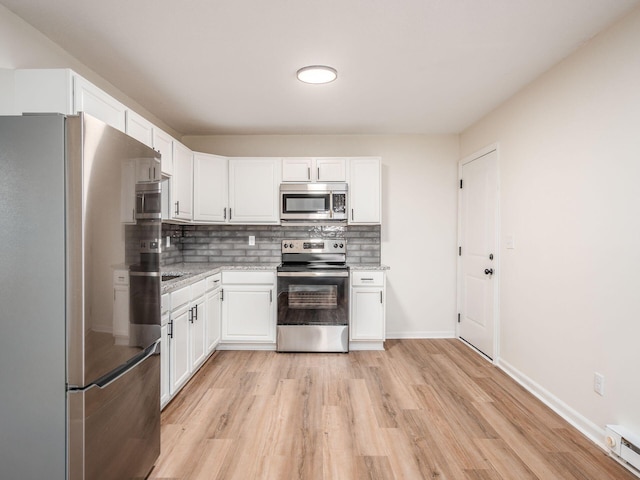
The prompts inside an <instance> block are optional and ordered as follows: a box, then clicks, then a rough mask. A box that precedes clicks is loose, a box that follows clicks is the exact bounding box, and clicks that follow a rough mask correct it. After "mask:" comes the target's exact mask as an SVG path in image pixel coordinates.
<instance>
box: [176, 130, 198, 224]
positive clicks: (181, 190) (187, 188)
mask: <svg viewBox="0 0 640 480" xmlns="http://www.w3.org/2000/svg"><path fill="white" fill-rule="evenodd" d="M192 193H193V152H191V150H189V149H188V148H187V147H185V146H184V145H182V144H181V143H178V142H175V141H174V142H173V192H172V195H173V200H172V205H171V207H172V212H171V218H175V219H177V220H191V218H192V213H193V212H192V210H193V207H192V203H193V196H192Z"/></svg>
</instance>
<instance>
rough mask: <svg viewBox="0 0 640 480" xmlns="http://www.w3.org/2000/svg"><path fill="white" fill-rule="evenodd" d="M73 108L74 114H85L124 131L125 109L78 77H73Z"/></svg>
mask: <svg viewBox="0 0 640 480" xmlns="http://www.w3.org/2000/svg"><path fill="white" fill-rule="evenodd" d="M73 108H74V113H78V112H86V113H88V114H90V115H93V116H94V117H96V118H97V119H99V120H102V121H103V122H104V123H106V124H107V125H111V126H112V127H114V128H117V129H118V130H120V131H122V132H124V131H125V123H126V122H125V112H126V110H127V107H125V106H124V105H123V104H121V103H120V102H118V101H117V100H116V99H115V98H113V97H111V96H110V95H108V94H107V93H105V92H103V91H102V90H100V89H99V88H98V87H96V86H95V85H93V84H92V83H89V82H88V81H87V80H85V79H84V78H82V77H81V76H79V75H74V76H73Z"/></svg>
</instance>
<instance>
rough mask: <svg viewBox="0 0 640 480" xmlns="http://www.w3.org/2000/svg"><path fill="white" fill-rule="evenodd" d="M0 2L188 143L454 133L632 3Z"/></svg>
mask: <svg viewBox="0 0 640 480" xmlns="http://www.w3.org/2000/svg"><path fill="white" fill-rule="evenodd" d="M0 3H2V4H4V5H5V6H6V7H7V8H8V9H9V10H11V11H13V12H14V13H16V14H17V15H18V16H20V17H22V18H23V19H24V20H25V21H27V22H28V23H30V24H31V25H33V26H34V27H35V28H37V29H38V30H40V31H41V32H43V33H44V34H45V35H46V36H47V37H49V38H50V39H51V40H53V41H54V42H56V43H57V44H59V45H60V46H62V47H63V48H64V49H65V50H67V51H68V52H69V53H71V54H72V55H73V56H75V57H76V58H78V59H79V60H80V61H81V62H82V63H84V64H85V65H87V66H88V67H90V68H91V69H92V70H94V71H95V72H96V73H98V74H99V75H101V76H102V77H104V78H105V79H106V80H108V81H109V82H111V83H112V84H113V85H114V86H116V87H117V88H119V89H120V90H121V91H122V92H124V93H125V94H126V95H128V96H130V97H131V98H134V99H135V100H136V101H137V102H138V103H140V104H141V105H142V106H143V107H144V108H146V109H147V110H148V111H150V112H151V113H153V114H154V115H156V116H157V117H159V118H161V119H162V120H163V121H165V122H166V123H167V124H168V125H169V126H170V127H172V128H174V129H175V130H176V131H178V132H180V133H182V134H193V135H196V134H216V133H217V134H223V133H225V134H228V133H232V134H258V133H262V134H357V133H360V134H381V133H457V132H460V131H462V130H463V129H464V128H465V127H467V126H469V125H470V124H472V123H473V122H474V121H476V120H478V119H479V118H481V117H482V116H483V115H485V114H486V113H488V112H489V111H491V110H492V109H493V108H495V107H496V106H497V105H499V104H500V103H501V102H502V101H504V100H505V99H507V98H508V97H509V96H511V95H513V94H514V93H515V92H517V91H518V90H519V89H520V88H522V87H523V86H524V85H526V84H527V83H529V82H530V81H531V80H533V79H534V78H536V77H537V76H538V75H540V74H541V73H543V72H544V71H545V70H547V69H548V68H550V67H551V66H552V65H554V64H555V63H557V62H558V61H560V60H561V59H562V58H564V57H566V56H567V55H568V54H570V53H571V52H572V51H574V50H576V49H577V48H578V47H580V45H581V44H583V43H584V42H585V41H588V40H589V39H590V38H591V37H593V36H594V35H595V34H597V33H598V32H599V31H601V30H602V29H603V28H605V27H606V26H608V25H610V24H611V23H612V22H613V21H615V20H616V19H617V18H619V17H621V16H622V15H624V14H625V13H626V12H628V11H629V10H631V9H632V8H634V7H635V6H637V5H638V4H640V0H108V1H105V0H55V1H51V0H0ZM313 64H326V65H330V66H333V67H334V68H336V69H337V70H338V79H337V80H336V81H334V82H333V83H330V84H327V85H307V84H303V83H300V82H299V81H297V80H296V77H295V74H296V71H297V70H298V69H299V68H300V67H303V66H305V65H313Z"/></svg>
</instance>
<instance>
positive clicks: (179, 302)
mask: <svg viewBox="0 0 640 480" xmlns="http://www.w3.org/2000/svg"><path fill="white" fill-rule="evenodd" d="M190 301H191V287H183V288H181V289H180V290H176V291H175V292H171V310H176V309H178V308H179V307H181V306H183V305H186V304H188V303H189V302H190Z"/></svg>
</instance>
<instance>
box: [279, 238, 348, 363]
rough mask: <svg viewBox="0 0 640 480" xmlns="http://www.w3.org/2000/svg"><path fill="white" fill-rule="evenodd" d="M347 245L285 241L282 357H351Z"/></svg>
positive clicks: (342, 241) (335, 241)
mask: <svg viewBox="0 0 640 480" xmlns="http://www.w3.org/2000/svg"><path fill="white" fill-rule="evenodd" d="M346 256H347V242H346V240H345V239H307V240H300V239H297V240H283V241H282V265H281V266H279V267H278V328H277V331H278V336H277V347H276V348H277V350H278V351H279V352H348V351H349V267H347V265H346Z"/></svg>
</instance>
